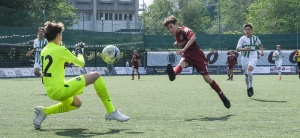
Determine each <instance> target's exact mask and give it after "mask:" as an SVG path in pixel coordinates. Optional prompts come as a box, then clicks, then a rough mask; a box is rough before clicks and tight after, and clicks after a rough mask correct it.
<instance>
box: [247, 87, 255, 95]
mask: <svg viewBox="0 0 300 138" xmlns="http://www.w3.org/2000/svg"><path fill="white" fill-rule="evenodd" d="M247 92H248V96H249V97H251V96H252V95H253V94H254V91H253V87H250V88H249V89H248V90H247Z"/></svg>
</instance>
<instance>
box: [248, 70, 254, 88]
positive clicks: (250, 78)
mask: <svg viewBox="0 0 300 138" xmlns="http://www.w3.org/2000/svg"><path fill="white" fill-rule="evenodd" d="M248 80H249V88H251V87H252V82H253V73H252V71H248Z"/></svg>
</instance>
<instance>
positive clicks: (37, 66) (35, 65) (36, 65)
mask: <svg viewBox="0 0 300 138" xmlns="http://www.w3.org/2000/svg"><path fill="white" fill-rule="evenodd" d="M33 68H39V69H42V66H41V64H39V63H34V65H33Z"/></svg>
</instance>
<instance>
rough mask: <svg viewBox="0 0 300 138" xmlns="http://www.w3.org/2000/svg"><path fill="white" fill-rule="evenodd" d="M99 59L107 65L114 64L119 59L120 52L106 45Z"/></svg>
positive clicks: (114, 47) (112, 46) (116, 48)
mask: <svg viewBox="0 0 300 138" xmlns="http://www.w3.org/2000/svg"><path fill="white" fill-rule="evenodd" d="M101 57H102V59H103V60H104V62H106V63H107V64H114V63H116V62H117V61H118V60H119V59H120V50H119V48H118V47H116V46H114V45H108V46H106V47H105V48H104V49H103V50H102V54H101Z"/></svg>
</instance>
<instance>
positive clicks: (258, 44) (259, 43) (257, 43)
mask: <svg viewBox="0 0 300 138" xmlns="http://www.w3.org/2000/svg"><path fill="white" fill-rule="evenodd" d="M255 44H256V45H257V46H262V43H261V41H260V40H259V38H258V37H257V36H255Z"/></svg>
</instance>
